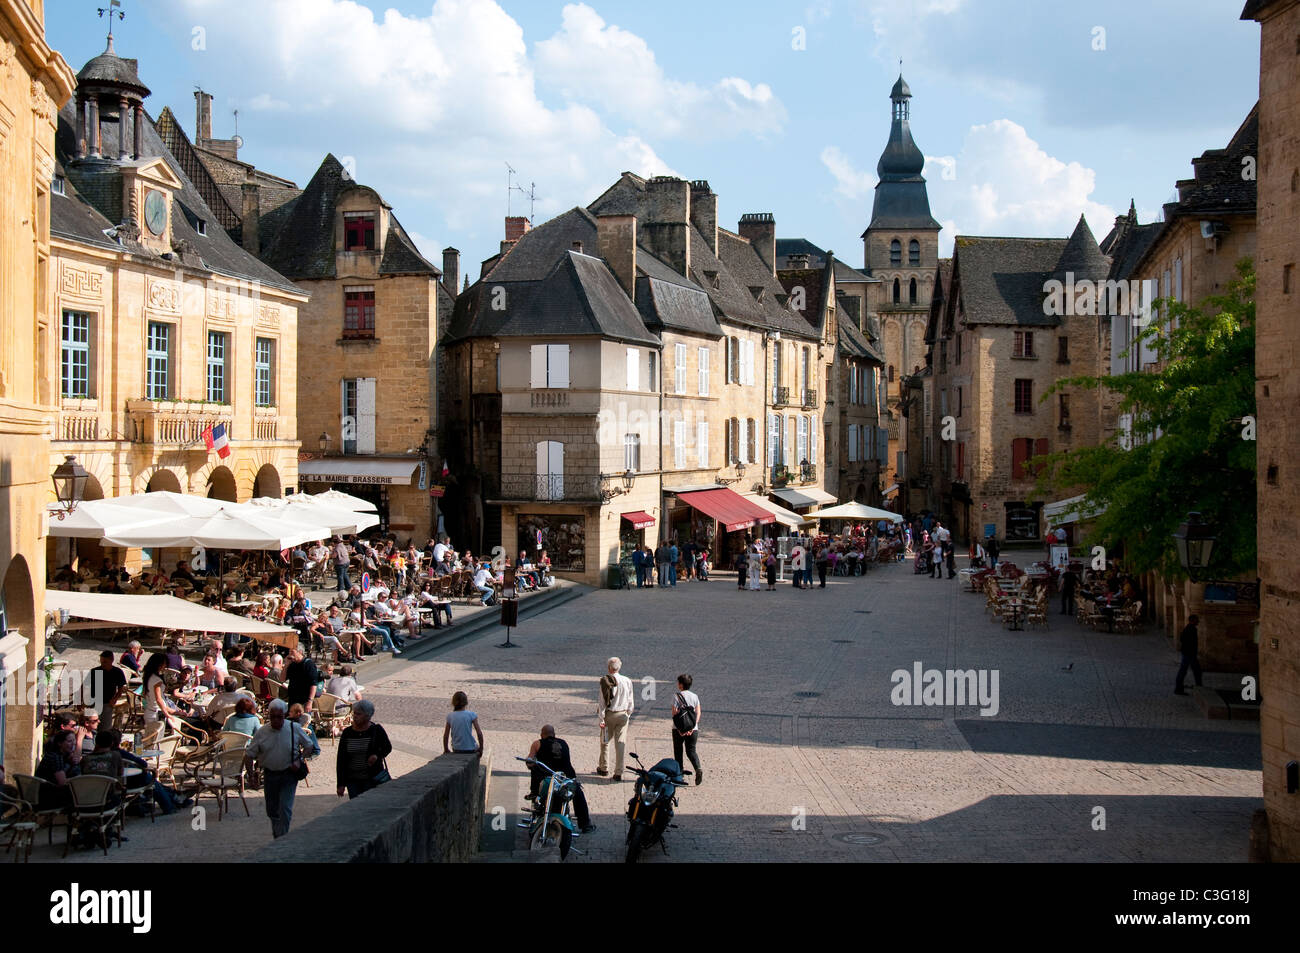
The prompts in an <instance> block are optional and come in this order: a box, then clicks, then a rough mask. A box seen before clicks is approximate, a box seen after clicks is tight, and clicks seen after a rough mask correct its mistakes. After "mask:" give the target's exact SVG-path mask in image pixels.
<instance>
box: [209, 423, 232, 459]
mask: <svg viewBox="0 0 1300 953" xmlns="http://www.w3.org/2000/svg"><path fill="white" fill-rule="evenodd" d="M203 444H204V446H206V447H207V448H208V451H209V452H211V451H213V450H215V451H217V456H218V457H220V458H221V459H222V460H224V459H225V458H226V457H228V456H230V438H229V437H227V436H226V425H225V424H217V425H216V426H215V427H209V428H208V429H207V430H205V431H203Z"/></svg>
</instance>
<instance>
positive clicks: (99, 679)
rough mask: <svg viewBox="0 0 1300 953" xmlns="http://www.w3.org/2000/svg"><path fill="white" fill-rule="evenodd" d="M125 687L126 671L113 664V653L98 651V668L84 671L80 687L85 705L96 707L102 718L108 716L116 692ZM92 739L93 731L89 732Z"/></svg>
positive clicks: (115, 697)
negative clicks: (84, 678) (82, 683)
mask: <svg viewBox="0 0 1300 953" xmlns="http://www.w3.org/2000/svg"><path fill="white" fill-rule="evenodd" d="M124 688H126V673H125V672H123V671H122V670H121V669H120V668H118V667H117V666H116V665H114V664H113V653H112V652H110V651H107V650H105V651H103V652H100V653H99V668H92V669H91V670H90V671H89V672H87V673H86V681H85V684H84V685H83V688H82V700H83V701H84V702H85V703H86V705H87V707H89V708H92V709H97V710H98V711H99V713H100V714H101V715H103V716H104V718H108V717H109V713H110V711H111V709H112V707H113V702H114V701H115V700H116V699H117V695H118V692H120V691H121V690H122V689H124ZM90 737H91V739H92V740H93V739H94V732H91V734H90Z"/></svg>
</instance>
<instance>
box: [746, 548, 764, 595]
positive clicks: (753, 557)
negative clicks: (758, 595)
mask: <svg viewBox="0 0 1300 953" xmlns="http://www.w3.org/2000/svg"><path fill="white" fill-rule="evenodd" d="M762 574H763V553H762V550H761V549H760V548H759V545H758V543H754V544H753V545H751V546H750V547H749V591H750V592H758V584H759V579H760V577H761V576H762Z"/></svg>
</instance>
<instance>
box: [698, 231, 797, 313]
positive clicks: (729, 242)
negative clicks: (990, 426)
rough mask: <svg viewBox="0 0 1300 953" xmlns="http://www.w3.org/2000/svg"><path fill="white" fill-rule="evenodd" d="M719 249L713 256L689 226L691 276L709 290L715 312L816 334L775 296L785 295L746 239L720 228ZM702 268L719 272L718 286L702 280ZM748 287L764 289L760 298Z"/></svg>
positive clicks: (702, 238) (702, 239)
mask: <svg viewBox="0 0 1300 953" xmlns="http://www.w3.org/2000/svg"><path fill="white" fill-rule="evenodd" d="M718 252H719V254H718V255H717V256H715V255H714V254H713V252H711V251H709V246H708V245H706V244H705V242H704V236H703V235H701V234H700V233H699V232H698V231H697V230H696V229H695V228H693V227H692V228H691V270H692V272H693V277H694V278H695V280H696V282H697V283H699V284H700V286H701V287H703V288H704V290H705V291H706V292H707V293H708V295H709V300H710V301H712V302H713V307H714V310H715V312H716V313H717V314H719V315H720V316H724V317H726V318H727V319H728V320H731V321H734V322H736V323H737V324H744V325H748V326H750V327H756V328H764V329H768V330H775V331H781V332H783V333H787V332H788V333H790V334H795V335H798V336H799V337H801V338H813V337H816V334H815V332H814V331H813V330H812V329H811V328H810V327H809V326H808V322H807V321H805V320H804V319H803V318H802V317H800V316H799V315H797V314H795V313H794V312H793V311H791V310H790V309H789V308H788V307H786V306H785V305H783V304H782V303H781V298H779V297H778V295H779V296H781V297H784V296H785V289H784V288H783V287H782V286H781V283H780V282H779V281H777V280H776V277H775V276H774V275H773V274H772V272H771V271H770V270H768V267H767V265H765V264H763V260H762V259H761V258H759V257H758V252H756V251H755V250H754V246H752V245H751V244H750V243H749V242H748V241H747V240H746V239H744V238H741V237H740V236H739V235H737V234H735V233H733V232H729V231H727V230H726V229H724V228H719V229H718ZM705 271H716V272H717V273H718V279H719V287H718V288H714V287H713V286H712V282H707V283H706V282H705V281H703V280H702V278H703V274H702V273H703V272H705ZM750 288H761V289H763V291H764V292H765V294H764V295H763V300H762V301H759V300H757V299H756V298H755V296H754V294H753V292H752V291H750V290H749V289H750Z"/></svg>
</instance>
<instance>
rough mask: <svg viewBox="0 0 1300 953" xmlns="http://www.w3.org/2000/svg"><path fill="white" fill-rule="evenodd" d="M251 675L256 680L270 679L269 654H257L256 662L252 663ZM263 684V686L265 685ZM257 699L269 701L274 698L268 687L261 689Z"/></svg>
mask: <svg viewBox="0 0 1300 953" xmlns="http://www.w3.org/2000/svg"><path fill="white" fill-rule="evenodd" d="M253 674H254V675H256V676H257V677H258V678H270V677H271V653H269V652H258V653H257V662H256V663H254V665H253ZM263 684H264V685H265V683H263ZM258 697H260V698H262V699H263V700H269V699H271V698H274V697H275V696H274V695H273V694H271V690H270V686H267V687H266V688H264V689H263V691H262V694H261V695H260V696H258Z"/></svg>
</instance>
